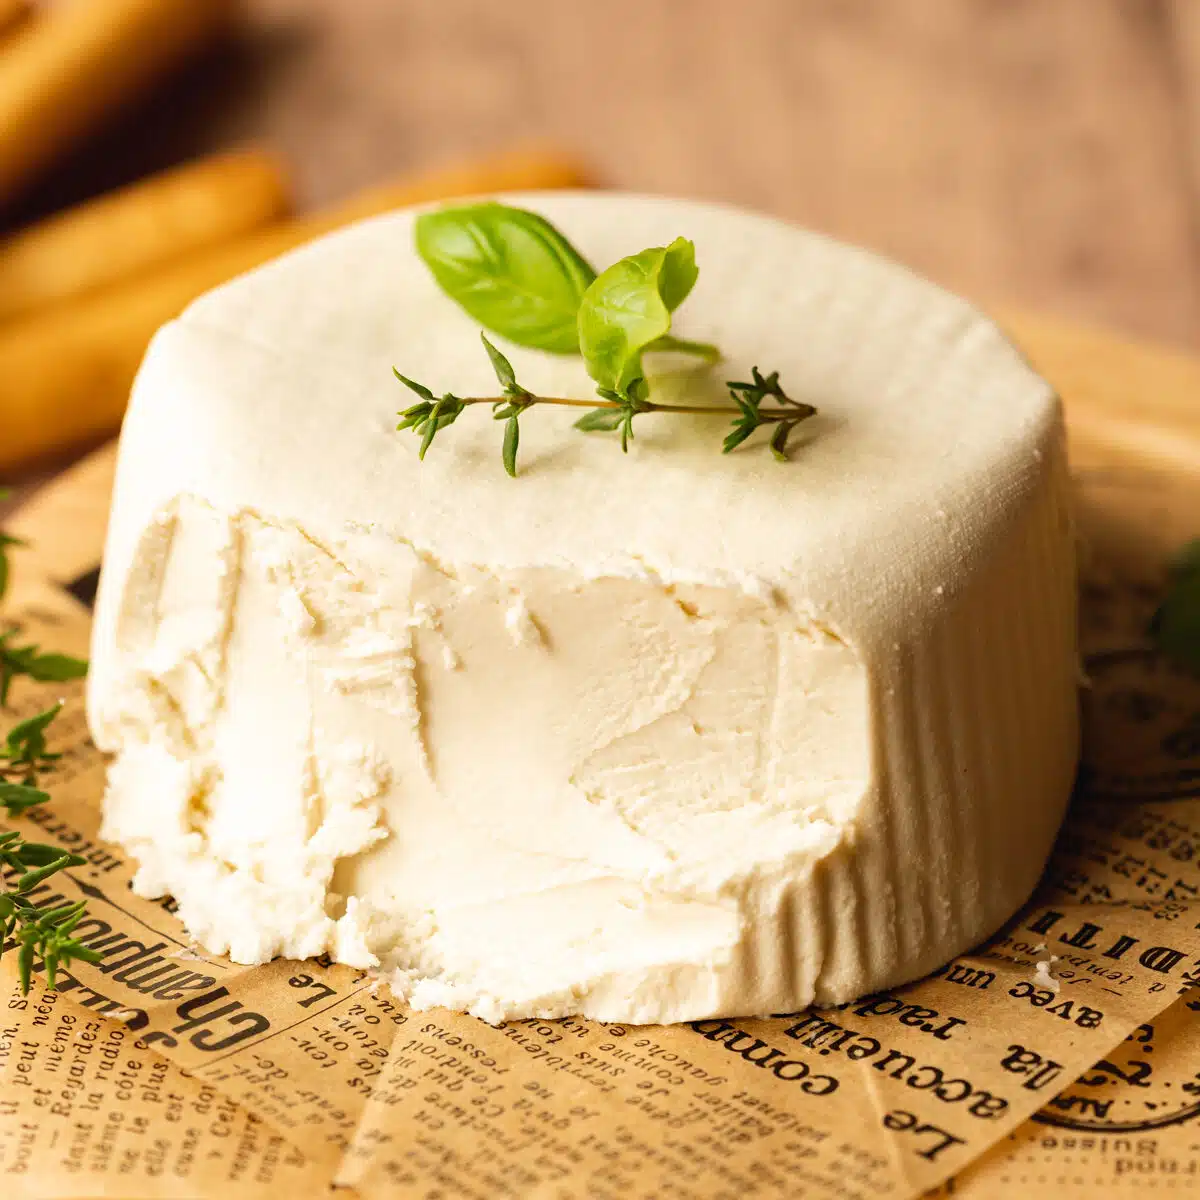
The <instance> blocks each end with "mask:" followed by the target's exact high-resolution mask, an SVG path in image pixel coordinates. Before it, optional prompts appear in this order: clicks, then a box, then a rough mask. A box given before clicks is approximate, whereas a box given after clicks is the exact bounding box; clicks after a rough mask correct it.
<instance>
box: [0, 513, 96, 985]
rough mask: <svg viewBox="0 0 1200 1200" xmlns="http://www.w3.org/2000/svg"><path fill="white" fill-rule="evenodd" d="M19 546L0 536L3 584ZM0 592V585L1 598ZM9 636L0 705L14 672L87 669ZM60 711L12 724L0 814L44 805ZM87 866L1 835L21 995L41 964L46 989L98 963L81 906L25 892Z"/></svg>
mask: <svg viewBox="0 0 1200 1200" xmlns="http://www.w3.org/2000/svg"><path fill="white" fill-rule="evenodd" d="M5 494H6V493H0V496H3V495H5ZM20 544H21V543H20V542H18V540H17V539H15V538H12V537H9V536H7V535H5V534H0V584H5V585H6V584H7V582H8V577H9V575H8V560H7V557H6V556H5V551H6V549H7V548H8V547H10V546H15V545H20ZM3 590H4V589H3V587H0V593H2V592H3ZM12 637H13V634H12V633H11V632H10V633H6V634H0V706H5V705H7V703H8V693H9V688H10V686H11V684H12V681H13V679H14V678H16V677H17V676H18V675H24V676H28V677H29V678H30V679H33V680H35V681H39V682H49V681H55V682H57V681H61V680H66V679H77V678H79V677H80V676H81V675H83V674H84V673H86V671H87V664H86V663H85V662H83V661H82V660H80V659H76V658H70V657H69V656H67V655H60V654H42V653H41V652H40V651H39V650H38V648H37V647H36V646H25V647H20V648H18V647H14V646H13V645H12ZM60 712H62V704H61V703H58V704H55V705H53V706H52V707H50V708H48V709H46V710H44V711H43V712H40V713H38V714H36V715H35V716H32V717H29V718H27V719H26V720H24V721H20V722H18V723H17V724H16V725H14V726H13V728H12V729H10V730H9V732H8V735H7V736H6V737H5V739H4V742H3V743H2V744H0V813H3V814H5V815H7V816H9V817H19V816H21V815H22V814H23V813H25V812H26V811H27V810H29V809H30V808H33V807H35V806H36V805H39V804H46V803H48V802H49V800H50V795H49V793H48V792H45V791H43V790H42V788H41V787H40V786H39V785H40V783H41V782H42V777H43V776H44V775H46V774H49V773H50V772H52V771H53V770H54V768H55V766H56V765H57V763H58V761H59V760H60V759H61V758H62V755H61V754H58V753H52V752H51V751H50V748H49V742H48V738H47V732H48V730H49V729H50V726H51V725H52V724H53V723H54V721H55V720H56V719H57V717H58V715H59V713H60ZM86 862H87V860H86V859H84V858H81V857H80V856H79V855H77V854H72V853H70V852H69V851H67V850H64V849H62V848H61V847H60V846H52V845H48V844H46V843H43V842H30V841H27V840H26V839H25V838H24V837H23V836H22V835H21V834H20V833H19V832H18V831H17V830H8V831H0V955H3V954H4V953H5V952H6V951H8V950H10V949H15V950H16V953H17V975H18V979H19V982H20V987H21V991H22V992H23V993H25V994H28V992H29V988H30V986H31V983H32V977H33V971H34V968H35V966H36V965H37V963H38V962H39V961H40V962H41V964H42V967H43V969H44V970H45V972H46V984H47V986H48V987H50V988H53V987H54V986H55V985H56V983H57V981H58V972H59V970H60V969H61V968H64V967H68V966H70V965H71V963H73V962H92V963H94V962H99V961H100V955H99V954H98V953H97V952H96V951H95V950H90V949H89V948H88V947H87V946H85V945H83V943H82V942H80V941H79V940H78V939H77V938H76V937H74V931H75V929H76V928H77V927H78V925H79V923H80V921H81V920H83V917H84V915H85V913H86V906H85V902H84V901H82V900H81V901H78V902H76V903H74V904H56V905H50V904H47V905H38V904H36V903H35V902H34V900H33V899H32V898H31V895H30V894H31V893H32V892H33V891H34V889H36V888H37V887H38V886H39V885H40V884H41V883H43V882H44V881H45V880H47V879H49V878H50V877H51V876H52V875H55V874H57V873H58V872H59V871H63V870H66V869H67V868H69V867H81V866H83V865H85V863H86Z"/></svg>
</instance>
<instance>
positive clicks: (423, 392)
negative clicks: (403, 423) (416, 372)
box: [392, 367, 437, 415]
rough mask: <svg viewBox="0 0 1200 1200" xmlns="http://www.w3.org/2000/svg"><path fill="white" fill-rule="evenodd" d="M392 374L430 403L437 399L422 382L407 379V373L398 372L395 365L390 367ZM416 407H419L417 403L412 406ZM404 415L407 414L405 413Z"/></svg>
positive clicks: (410, 410)
mask: <svg viewBox="0 0 1200 1200" xmlns="http://www.w3.org/2000/svg"><path fill="white" fill-rule="evenodd" d="M392 374H393V375H395V376H396V378H397V379H398V380H400V382H401V383H402V384H404V386H405V387H406V388H408V389H409V390H410V391H413V392H416V393H417V395H418V396H420V397H421V398H422V399H424V400H428V401H429V402H430V403H433V401H435V400H436V399H437V397H436V396H435V395H434V394H433V393H432V392H431V391H430V390H429V389H428V388H427V387H426V386H425V385H424V384H423V383H417V381H416V380H415V379H409V378H408V376H407V375H401V374H400V372H399V371H397V370H396V368H395V367H393V368H392ZM418 407H420V406H419V405H414V406H413V408H418ZM412 411H413V409H409V410H408V412H412ZM405 415H407V413H406V414H405Z"/></svg>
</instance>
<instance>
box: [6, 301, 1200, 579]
mask: <svg viewBox="0 0 1200 1200" xmlns="http://www.w3.org/2000/svg"><path fill="white" fill-rule="evenodd" d="M1000 319H1001V321H1002V323H1003V324H1004V325H1005V326H1006V327H1007V328H1008V329H1009V330H1010V332H1011V333H1012V334H1013V336H1014V338H1015V339H1016V340H1017V342H1018V344H1019V345H1020V346H1021V347H1022V348H1023V349H1024V351H1025V352H1026V353H1027V354H1028V355H1029V357H1030V359H1031V360H1032V362H1033V363H1034V364H1035V366H1037V367H1038V368H1039V370H1041V371H1042V372H1043V373H1044V374H1045V375H1046V376H1047V377H1048V378H1049V379H1050V380H1051V381H1052V382H1054V384H1055V385H1056V386H1057V388H1058V389H1059V391H1060V393H1061V394H1062V396H1063V399H1064V402H1065V404H1066V411H1067V421H1068V430H1069V435H1070V439H1071V458H1072V468H1073V473H1074V476H1075V479H1076V483H1077V493H1078V511H1079V520H1080V528H1081V532H1082V534H1083V536H1084V540H1085V545H1086V547H1087V548H1088V553H1089V556H1090V558H1089V561H1090V563H1091V564H1092V566H1093V567H1095V566H1097V565H1098V564H1101V563H1104V562H1108V561H1112V560H1114V559H1117V558H1119V559H1120V560H1121V561H1122V562H1123V563H1125V564H1126V565H1127V566H1132V567H1133V568H1135V569H1136V570H1138V571H1139V572H1145V573H1146V574H1148V575H1152V574H1154V573H1156V572H1158V571H1160V570H1161V564H1162V563H1163V561H1164V559H1165V558H1166V557H1167V555H1169V554H1170V553H1171V552H1172V551H1173V550H1174V549H1175V548H1176V547H1178V546H1179V545H1181V544H1182V543H1183V542H1184V541H1186V540H1188V539H1190V538H1192V537H1197V536H1200V359H1196V358H1192V357H1189V356H1187V355H1184V354H1180V353H1176V352H1173V351H1170V350H1167V349H1165V348H1163V347H1160V346H1155V345H1152V344H1149V343H1143V342H1134V341H1129V340H1127V339H1122V338H1119V337H1116V336H1115V335H1112V334H1109V333H1105V332H1102V331H1098V330H1094V329H1088V328H1085V327H1082V326H1077V325H1072V324H1069V323H1067V322H1064V321H1060V320H1055V319H1051V318H1047V317H1041V316H1034V315H1029V314H1009V315H1008V316H1001V318H1000ZM115 460H116V448H115V445H109V446H106V447H104V448H103V449H101V450H99V451H97V452H96V453H95V454H93V455H92V456H91V457H89V458H87V459H85V460H84V461H83V462H82V463H80V464H79V465H78V466H76V467H74V468H73V469H72V470H70V471H68V472H66V474H64V475H63V476H61V477H60V478H59V479H58V480H57V481H55V482H53V483H51V484H49V485H48V486H46V487H45V488H43V489H42V490H41V491H40V492H39V493H37V494H36V495H35V497H34V498H33V500H31V501H30V502H29V503H27V504H26V505H25V506H24V507H23V508H21V509H20V510H19V511H18V513H17V514H16V516H15V517H14V518H13V519H12V520H11V521H10V522H8V526H9V528H10V529H11V531H12V532H13V533H15V534H17V535H18V536H20V537H24V538H26V539H28V540H30V541H34V542H36V543H37V545H38V548H39V558H40V559H41V561H42V562H43V563H45V564H46V569H47V570H48V572H49V574H50V575H51V577H52V579H53V580H54V581H55V582H57V583H59V584H60V585H66V584H70V583H71V582H72V581H74V580H76V579H78V578H79V577H80V576H81V575H83V574H85V573H86V572H87V571H89V570H91V569H93V568H94V567H95V566H96V565H97V564H98V563H99V560H100V552H101V548H102V546H103V543H104V530H105V524H106V521H107V515H108V503H109V494H110V492H111V489H112V473H113V466H114V463H115Z"/></svg>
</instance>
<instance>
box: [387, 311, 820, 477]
mask: <svg viewBox="0 0 1200 1200" xmlns="http://www.w3.org/2000/svg"><path fill="white" fill-rule="evenodd" d="M480 337H481V338H482V340H483V344H484V346H485V348H486V349H487V352H488V356H489V357H490V358H491V361H492V366H493V368H494V370H495V372H496V378H497V379H498V380H499V382H500V386H501V390H502V391H503V393H504V394H503V395H502V396H466V397H464V396H455V395H454V394H453V393H450V392H447V393H445V394H444V395H442V396H440V397H439V396H436V395H434V393H433V392H432V391H431V390H430V389H429V388H428V387H426V386H425V385H424V384H423V383H418V382H417V381H416V380H414V379H409V378H408V376H406V375H402V374H401V373H400V372H399V371H398V370H396V369H395V368H393V373H394V374H395V376H396V378H397V379H398V380H399V381H400V382H401V383H402V384H404V386H405V387H407V388H409V389H410V390H411V391H413V392H415V393H416V394H417V395H418V396H420V397H421V400H420V402H419V403H417V404H413V405H410V406H409V407H408V408H406V409H404V410H402V411H401V413H400V423H399V424H398V425H397V426H396V428H397V429H398V430H405V429H411V430H412V431H413V433H414V434H416V435H417V436H418V437H419V438H420V439H421V448H420V451H419V457H420V458H421V459H422V460H423V459H424V458H425V455H426V453H427V452H428V450H429V447H430V446H432V445H433V440H434V438H435V437H437V435H438V434H439V433H440V432H441V431H442V430H443V429H445V428H447V427H448V426H450V425H453V424H454V422H455V421H457V420H458V418H459V417H461V416H462V414H463V413H464V412H466V411H467V409H468V408H471V407H472V406H474V405H480V404H487V405H491V407H492V415H493V417H494V418H495V419H496V420H497V421H504V422H505V430H504V443H503V447H502V452H501V457H502V459H503V462H504V469H505V470H506V471H507V472H508V474H509V475H511V476H513V477H515V476H516V474H517V449H518V446H519V445H520V424H519V422H520V418H521V417H522V416H523V415H524V414H525V413H526V412H527V411H528V410H529V409H530V408H533V407H534V406H535V405H539V404H549V405H558V406H561V407H570V408H586V409H588V412H586V413H585V414H584V415H583V416H582V417H580V419H579V420H578V421H576V422H575V428H576V429H579V430H582V431H583V432H585V433H598V432H619V433H620V435H621V449H622V450H623V451H625V452H628V450H629V442H630V440H631V439H632V438H633V420H634V418H635V417H639V416H641V415H642V414H643V413H669V414H675V415H680V414H686V415H691V416H712V415H714V414H715V415H718V416H720V415H724V416H733V417H734V418H735V420H734V423H733V430H732V432H731V433H730V434H729V435H728V436H727V437H726V438H725V442H724V448H723V453H725V454H728V453H730V451H732V450H735V449H736V448H737V447H738V446H740V445H741V444H742V442H744V441H745V440H746V439H747V438H748V437H750V436H751V434H753V433H755V432H756V431H757V430H758V429H761V428H763V427H764V426H771V427H772V428H773V429H774V433H773V434H772V435H771V449H772V451H773V452H774V454H775V456H776V458H779V459H786V457H787V441H788V438H789V436H790V435H791V433H792V431H793V430H794V429H795V428H796V426H797V425H799V424H800V423H801V422H802V421H806V420H808V418H809V417H811V416H814V415H815V414H816V411H817V410H816V409H815V408H814V407H813V406H812V405H811V404H805V403H803V402H802V401H799V400H793V399H792V398H791V397H790V396H789V395H787V393H786V392H784V390H783V388H782V387H781V386H780V384H779V374H778V372H773V373H772V374H770V375H766V376H764V375H762V374H761V373H760V372H759V370H758V368H757V367H755V368H754V369H753V372H752V374H753V382H752V383H737V382H733V383H729V384H727V385H726V386H727V387H728V388H729V393H730V395H731V396H732V398H733V400H734V402H735V405H736V407H730V406H722V405H707V404H704V405H702V404H664V403H660V402H658V401H654V400H651V399H650V396H649V387H648V385H647V383H646V380H645V379H644V378H642V377H640V376H639V377H637V378H635V379H632V380H631V381H630V382H629V383H628V384H626V385H625V387H624V388H623V389H621V390H620V391H618V390H615V389H612V388H603V387H602V388H597V395H598V396H599V400H580V399H571V398H568V397H566V396H538V395H535V394H534V393H533V392H530V391H528V390H527V389H526V388H524V387H522V386H521V385H520V384H519V383H518V382H517V377H516V373H515V371H514V370H513V366H512V363H511V362H509V360H508V359H507V358H506V357H505V356H504V354H502V353H501V352H500V351H499V350H498V349H497V348H496V347H495V346H494V345H493V344H492V343H491V342H490V341H488V338H487V335H486V334H482V333H481V334H480ZM768 397H770V398H773V399H774V400H776V401H777V403H776V404H775V405H773V406H764V401H766V400H767V398H768Z"/></svg>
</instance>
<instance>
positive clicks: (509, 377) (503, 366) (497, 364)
mask: <svg viewBox="0 0 1200 1200" xmlns="http://www.w3.org/2000/svg"><path fill="white" fill-rule="evenodd" d="M479 337H480V340H481V341H482V342H483V345H484V349H485V350H487V352H488V358H490V359H491V360H492V369H493V370H494V371H495V372H496V378H497V379H498V380H499V381H500V386H501V388H503V390H504V394H505V395H506V396H512V395H520V396H527V395H529V393H528V392H527V391H526V390H525V389H524V388H523V387H521V386H520V384H518V383H517V375H516V372H515V371H514V370H513V367H512V363H510V362H509V361H508V359H507V358H505V357H504V355H503V354H501V353H500V351H499V350H497V349H496V347H495V346H493V345H492V343H491V342H489V341H488V339H487V334H486V333H481V334H480V335H479Z"/></svg>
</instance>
